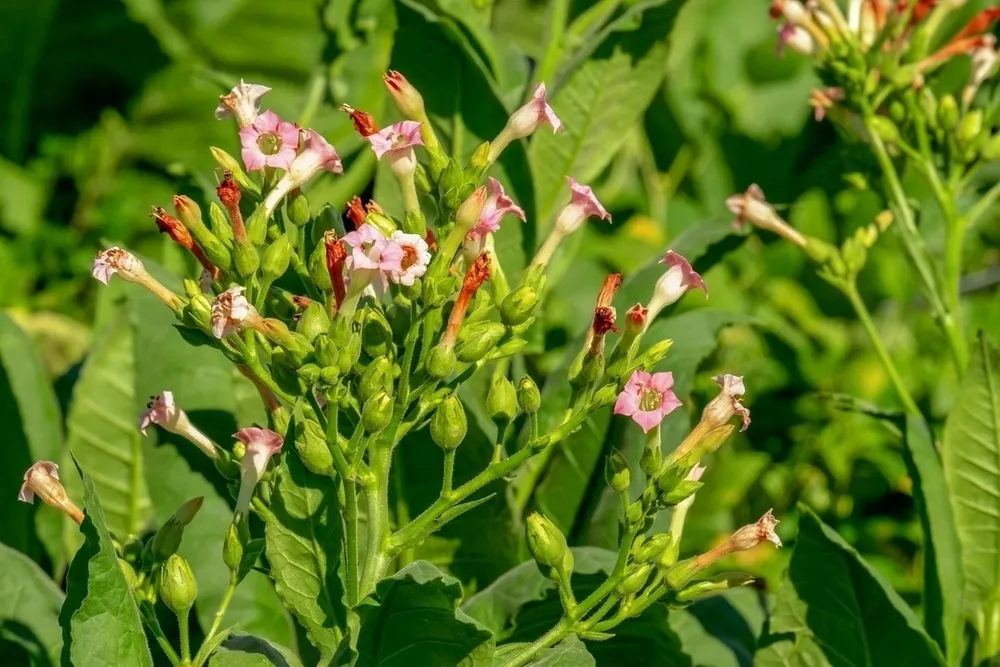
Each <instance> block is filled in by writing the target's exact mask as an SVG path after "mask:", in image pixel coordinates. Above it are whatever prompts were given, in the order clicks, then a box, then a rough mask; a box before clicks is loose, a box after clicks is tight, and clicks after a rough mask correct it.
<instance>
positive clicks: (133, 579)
mask: <svg viewBox="0 0 1000 667" xmlns="http://www.w3.org/2000/svg"><path fill="white" fill-rule="evenodd" d="M118 567H120V568H121V571H122V574H123V575H124V576H125V583H126V584H128V587H129V590H131V591H135V590H136V588H137V587H138V586H139V577H137V576H136V574H135V570H134V569H133V568H132V566H131V565H130V564H129V562H128V561H127V560H124V559H122V558H119V559H118Z"/></svg>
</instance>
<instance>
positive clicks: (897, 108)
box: [889, 100, 906, 123]
mask: <svg viewBox="0 0 1000 667" xmlns="http://www.w3.org/2000/svg"><path fill="white" fill-rule="evenodd" d="M889 117H890V118H892V120H893V121H894V122H896V123H902V122H903V121H904V120H906V107H904V106H903V103H902V102H900V101H899V100H893V102H892V103H891V104H890V105H889Z"/></svg>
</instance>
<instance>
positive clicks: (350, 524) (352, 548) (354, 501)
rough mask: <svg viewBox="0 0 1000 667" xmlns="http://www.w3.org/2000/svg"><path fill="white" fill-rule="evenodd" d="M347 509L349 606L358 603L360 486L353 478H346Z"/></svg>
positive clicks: (346, 547)
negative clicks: (358, 486)
mask: <svg viewBox="0 0 1000 667" xmlns="http://www.w3.org/2000/svg"><path fill="white" fill-rule="evenodd" d="M344 497H345V498H346V500H347V502H346V505H347V511H346V515H345V516H344V522H345V524H346V530H345V531H344V532H345V542H346V544H345V545H344V548H345V549H346V550H347V606H348V607H352V608H353V607H354V606H355V605H357V604H358V488H357V486H356V485H355V483H354V482H353V481H352V480H348V479H345V480H344Z"/></svg>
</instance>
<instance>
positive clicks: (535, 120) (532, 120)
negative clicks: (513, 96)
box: [507, 83, 562, 139]
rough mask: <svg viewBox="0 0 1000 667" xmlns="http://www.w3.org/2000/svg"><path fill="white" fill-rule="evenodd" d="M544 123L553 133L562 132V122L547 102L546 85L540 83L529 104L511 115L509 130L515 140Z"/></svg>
mask: <svg viewBox="0 0 1000 667" xmlns="http://www.w3.org/2000/svg"><path fill="white" fill-rule="evenodd" d="M542 123H548V124H549V125H550V126H551V127H552V131H553V132H559V131H561V130H562V121H561V120H559V117H558V116H556V112H555V111H553V110H552V107H550V106H549V105H548V102H546V100H545V84H544V83H539V84H538V85H537V86H535V93H534V94H533V95H532V96H531V99H530V100H529V101H528V102H527V104H525V105H524V106H522V107H521V108H520V109H518V110H517V111H515V112H514V113H513V114H511V117H510V119H509V120H508V121H507V128H508V130H509V132H510V134H511V136H512V137H513V138H515V139H520V138H521V137H526V136H528V135H529V134H531V133H532V132H534V131H535V130H537V129H538V127H539V126H540V125H541V124H542Z"/></svg>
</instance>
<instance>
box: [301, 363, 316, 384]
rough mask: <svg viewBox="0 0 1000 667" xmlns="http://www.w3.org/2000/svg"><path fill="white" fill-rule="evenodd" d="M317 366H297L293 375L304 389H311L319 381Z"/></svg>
mask: <svg viewBox="0 0 1000 667" xmlns="http://www.w3.org/2000/svg"><path fill="white" fill-rule="evenodd" d="M319 371H320V369H319V366H317V365H316V364H305V365H303V366H299V367H298V368H297V369H296V370H295V373H296V375H298V376H299V378H300V379H301V380H302V382H303V385H304V387H311V386H313V385H314V384H316V382H317V381H319Z"/></svg>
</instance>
